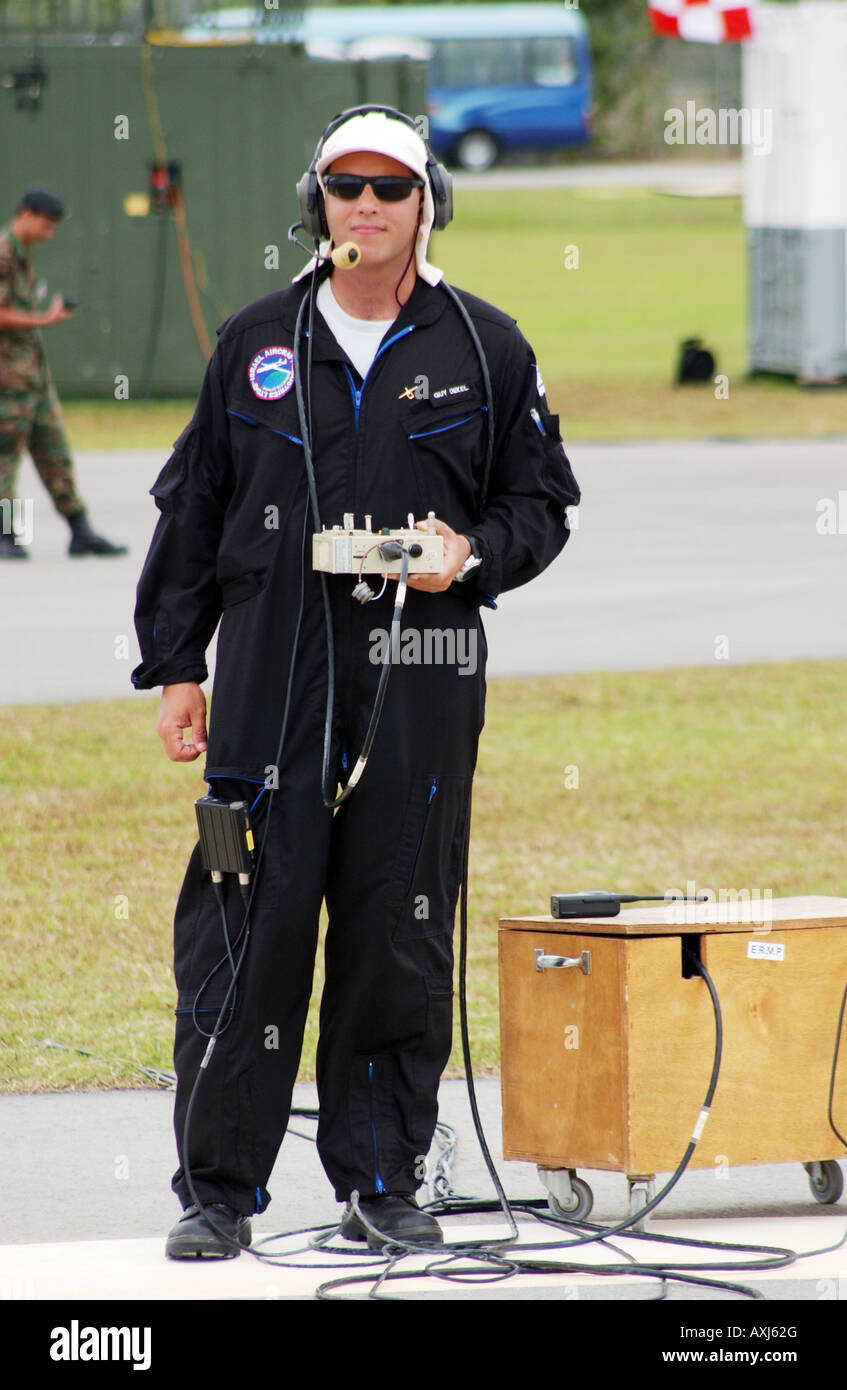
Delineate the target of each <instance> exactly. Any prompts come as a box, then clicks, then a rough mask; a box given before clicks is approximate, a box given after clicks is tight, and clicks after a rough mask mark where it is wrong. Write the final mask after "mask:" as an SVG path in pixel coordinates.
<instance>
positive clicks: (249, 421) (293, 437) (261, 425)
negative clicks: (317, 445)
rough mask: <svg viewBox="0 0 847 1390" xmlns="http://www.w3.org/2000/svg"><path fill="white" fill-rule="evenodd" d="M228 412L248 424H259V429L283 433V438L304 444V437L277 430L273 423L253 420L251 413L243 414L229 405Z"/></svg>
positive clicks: (293, 442)
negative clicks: (300, 437) (299, 437)
mask: <svg viewBox="0 0 847 1390" xmlns="http://www.w3.org/2000/svg"><path fill="white" fill-rule="evenodd" d="M226 413H227V415H234V416H235V418H236V420H245V421H246V422H247V424H248V425H257V426H258V428H259V429H262V430H270V432H271V434H278V435H281V437H282V438H283V439H290V440H291V443H292V444H301V445H302V443H303V441H302V439H298V438H297V435H296V434H286V433H285V430H275V429H274V427H273V425H266V424H265V422H264V421H263V420H253V419H251V417H250V416H249V415H242V414H241V411H240V410H230V408H229V406H227V411H226Z"/></svg>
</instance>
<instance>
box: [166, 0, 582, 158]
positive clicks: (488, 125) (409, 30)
mask: <svg viewBox="0 0 847 1390" xmlns="http://www.w3.org/2000/svg"><path fill="white" fill-rule="evenodd" d="M257 19H258V24H257ZM183 38H184V40H188V41H189V42H191V41H192V40H193V41H204V40H205V41H206V42H208V41H209V40H210V39H211V40H213V41H214V39H215V38H217V39H218V40H219V41H224V42H227V41H228V42H249V41H255V42H257V43H273V42H289V43H290V42H301V43H303V44H305V46H306V51H307V52H308V53H309V54H310V56H311V57H313V58H314V59H316V60H319V61H331V60H332V59H340V58H348V59H349V58H369V59H380V58H397V57H411V58H418V59H422V60H424V61H426V62H427V64H428V70H429V77H428V83H427V89H428V90H427V107H428V109H427V116H428V118H429V139H430V143H431V144H432V147H433V149H434V150H435V152H436V154H437V155H438V156H439V157H440V158H441V159H445V160H447V161H449V162H451V163H455V164H459V165H461V167H462V168H464V169H488V168H489V167H490V166H491V165H492V164H494V163H495V162H496V160H497V159H498V158H499V157H500V156H501V155H503V154H512V153H518V152H524V151H526V152H534V151H542V150H555V149H564V148H568V147H571V148H573V147H577V146H581V145H585V144H587V142H588V140H589V138H590V134H591V118H592V105H591V102H592V95H591V53H590V49H589V44H588V32H587V28H586V24H585V20H584V19H583V17H582V14H581V13H580V11H579V9H578V8H576V6H573V7H572V6H571V5H570V4H567V3H559V4H531V3H529V4H514V5H473V4H471V5H342V6H338V7H337V8H330V7H325V6H314V7H312V6H310V7H308V8H305V9H303V10H300V11H293V12H289V13H288V14H286V12H285V11H281V10H277V11H267V10H265V11H264V12H263V10H262V9H258V10H247V9H244V8H241V9H232V10H229V9H226V10H218V11H217V12H216V13H214V14H207V15H205V16H203V17H202V18H199V19H197V20H195V22H194V23H193V24H192V25H191V27H190V29H187V30H184V31H183ZM421 114H423V113H421Z"/></svg>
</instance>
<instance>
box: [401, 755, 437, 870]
mask: <svg viewBox="0 0 847 1390" xmlns="http://www.w3.org/2000/svg"><path fill="white" fill-rule="evenodd" d="M437 791H438V778H437V777H433V779H432V786H431V787H430V789H429V796H428V797H427V802H426V809H425V811H424V819H423V825H422V826H421V833H420V835H419V837H418V843H417V847H416V849H415V857H414V859H413V860H412V867H411V869H410V870H409V882H408V883H407V884H406V892H407V893H408V892H409V890H410V888H411V886H412V883H413V881H414V877H415V869H416V868H417V867H418V859H419V858H420V853H421V845H422V844H423V838H424V835H425V834H426V823H427V821H428V820H429V808H430V806H431V805H432V802H433V799H434V797H435V793H436V792H437Z"/></svg>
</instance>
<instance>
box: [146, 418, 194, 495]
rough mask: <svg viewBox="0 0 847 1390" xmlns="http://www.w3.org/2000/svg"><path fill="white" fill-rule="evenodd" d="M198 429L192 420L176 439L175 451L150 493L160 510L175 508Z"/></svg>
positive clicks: (186, 473) (186, 474) (185, 476)
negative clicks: (188, 456)
mask: <svg viewBox="0 0 847 1390" xmlns="http://www.w3.org/2000/svg"><path fill="white" fill-rule="evenodd" d="M196 431H197V426H196V424H195V423H194V421H193V420H191V421H190V422H189V423H188V424H187V425H186V427H185V429H184V430H183V431H182V434H181V435H180V436H179V438H178V439H177V440H175V441H174V449H173V453H172V454H171V456H170V458H169V459H168V461H167V463H166V464H165V466H164V468H163V469H162V471H161V473H160V474H159V476H158V478H157V479H156V481H155V483H154V484H153V486H152V487H151V489H150V495H151V497H153V498H154V500H155V502H156V506H157V507H158V508H159V511H160V512H172V511H173V510H174V503H175V498H176V494H177V493H178V492H179V489H180V488H181V487H182V485H183V483H184V482H185V480H186V478H187V476H188V458H187V451H188V448H189V446H190V444H191V440H192V438H193V437H194V435H195V434H196Z"/></svg>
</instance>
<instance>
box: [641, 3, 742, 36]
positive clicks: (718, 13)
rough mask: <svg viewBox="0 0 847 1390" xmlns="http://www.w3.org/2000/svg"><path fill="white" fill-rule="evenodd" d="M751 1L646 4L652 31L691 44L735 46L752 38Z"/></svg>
mask: <svg viewBox="0 0 847 1390" xmlns="http://www.w3.org/2000/svg"><path fill="white" fill-rule="evenodd" d="M754 5H755V0H749V2H748V3H747V4H742V3H741V0H648V13H649V15H650V22H651V24H652V25H653V30H654V32H655V33H657V34H662V35H663V36H664V37H665V38H669V39H689V40H690V41H691V42H693V43H739V42H740V41H741V40H742V39H749V38H752V35H753V10H754Z"/></svg>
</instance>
